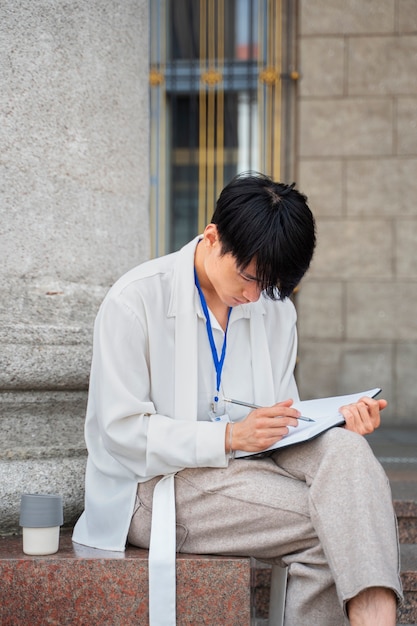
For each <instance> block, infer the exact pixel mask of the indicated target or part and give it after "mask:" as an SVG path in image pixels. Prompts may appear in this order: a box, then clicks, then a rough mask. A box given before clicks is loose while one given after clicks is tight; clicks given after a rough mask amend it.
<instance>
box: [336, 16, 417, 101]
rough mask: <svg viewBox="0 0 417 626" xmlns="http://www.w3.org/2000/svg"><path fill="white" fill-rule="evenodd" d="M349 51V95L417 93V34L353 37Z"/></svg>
mask: <svg viewBox="0 0 417 626" xmlns="http://www.w3.org/2000/svg"><path fill="white" fill-rule="evenodd" d="M415 6H416V9H415V11H414V12H416V11H417V5H415ZM348 49H349V55H348V57H349V58H348V68H349V70H348V80H347V84H348V93H349V95H365V94H368V95H376V94H381V95H384V94H401V95H408V94H410V95H411V94H417V81H415V80H410V77H411V76H415V75H416V74H417V35H408V36H405V35H404V36H402V37H356V38H353V37H352V38H351V39H350V41H349V48H348Z"/></svg>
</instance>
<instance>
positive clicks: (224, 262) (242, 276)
mask: <svg viewBox="0 0 417 626" xmlns="http://www.w3.org/2000/svg"><path fill="white" fill-rule="evenodd" d="M220 251H221V246H220V244H219V245H218V246H216V247H214V248H212V250H211V253H210V255H209V257H208V258H207V260H206V265H205V268H206V272H207V277H208V278H209V280H210V282H211V284H212V286H213V288H214V289H215V291H216V293H217V295H218V297H219V298H220V300H221V301H222V302H223V303H224V304H226V305H227V306H238V305H239V304H247V303H248V302H256V301H257V300H259V297H260V295H261V288H260V285H259V282H258V280H257V278H256V261H255V259H253V260H252V261H251V262H250V263H249V265H248V266H247V267H246V268H245V269H244V270H239V269H238V268H237V265H236V260H235V258H234V257H233V256H232V255H231V254H224V255H223V256H222V255H221V254H220Z"/></svg>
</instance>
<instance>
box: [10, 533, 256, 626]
mask: <svg viewBox="0 0 417 626" xmlns="http://www.w3.org/2000/svg"><path fill="white" fill-rule="evenodd" d="M250 565H251V563H250V559H249V558H232V557H215V556H201V555H179V556H178V559H177V617H178V619H177V624H178V625H179V626H185V625H187V626H189V624H207V625H210V626H213V624H224V625H225V626H250V623H251V567H250ZM0 581H1V583H0V623H1V625H2V626H28V624H30V626H45V624H59V626H65V625H68V626H69V625H71V626H78V625H79V626H85V625H86V624H100V626H126V624H135V626H147V624H148V552H147V551H145V550H139V549H138V548H129V549H128V550H127V551H126V552H125V553H117V552H111V553H109V552H107V551H102V550H94V549H91V548H86V547H83V546H75V547H74V546H73V544H72V542H71V537H70V535H69V533H66V532H63V533H62V534H61V539H60V549H59V551H58V553H57V554H55V555H50V556H43V557H40V556H36V557H35V556H27V555H25V554H23V552H22V539H21V537H6V538H0Z"/></svg>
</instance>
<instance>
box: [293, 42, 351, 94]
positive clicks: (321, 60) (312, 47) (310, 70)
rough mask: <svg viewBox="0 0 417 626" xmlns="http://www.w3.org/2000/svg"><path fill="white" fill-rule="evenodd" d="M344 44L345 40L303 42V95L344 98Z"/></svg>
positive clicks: (301, 64) (301, 88)
mask: <svg viewBox="0 0 417 626" xmlns="http://www.w3.org/2000/svg"><path fill="white" fill-rule="evenodd" d="M344 54H345V42H344V39H343V38H342V37H325V38H322V37H308V38H304V39H301V40H300V66H299V69H300V72H301V79H300V87H299V89H300V91H299V93H300V96H301V97H303V96H319V97H320V98H324V97H326V96H342V95H343V92H344Z"/></svg>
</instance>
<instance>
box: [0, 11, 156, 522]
mask: <svg viewBox="0 0 417 626" xmlns="http://www.w3.org/2000/svg"><path fill="white" fill-rule="evenodd" d="M0 59H1V62H0V75H1V78H0V83H1V89H0V145H1V150H0V198H1V201H0V221H1V225H2V227H1V229H0V249H1V258H2V263H1V267H0V277H1V280H0V431H1V437H0V485H1V487H0V499H1V508H0V511H1V513H0V530H1V531H5V530H7V529H8V528H11V527H15V526H16V512H17V511H18V498H19V495H20V493H22V492H23V491H32V492H36V491H48V492H53V491H58V492H60V493H62V494H63V496H64V501H65V504H66V521H67V522H70V521H71V520H72V518H73V517H74V516H75V515H76V514H78V513H79V512H80V509H81V508H82V498H83V483H84V463H85V445H84V437H83V424H84V415H85V402H86V391H87V385H88V375H89V367H90V359H91V342H92V328H93V321H94V318H95V315H96V312H97V309H98V306H99V304H100V302H101V300H102V298H103V296H104V294H105V292H106V291H107V289H108V288H109V286H110V285H111V284H112V283H113V282H114V280H115V279H116V278H118V276H119V275H121V274H122V273H124V272H125V271H126V270H128V269H129V268H131V267H132V266H134V265H136V264H137V263H139V262H141V261H143V260H145V259H147V258H148V256H149V234H148V178H149V174H148V171H149V168H148V127H149V122H148V0H88V1H87V0H74V1H72V2H66V1H64V0H54V1H53V2H52V1H51V0H31V2H27V1H24V0H2V2H1V4H0Z"/></svg>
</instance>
